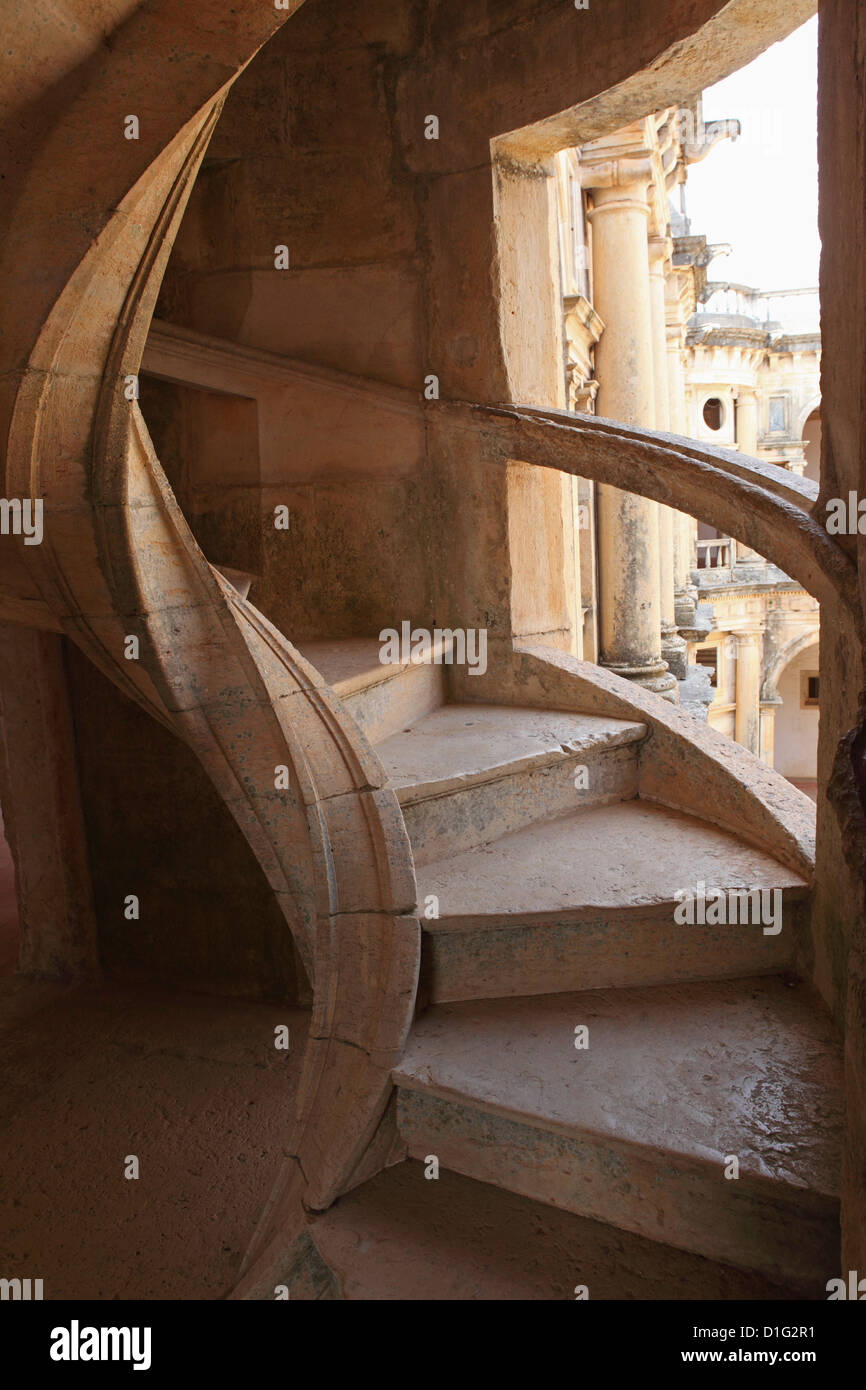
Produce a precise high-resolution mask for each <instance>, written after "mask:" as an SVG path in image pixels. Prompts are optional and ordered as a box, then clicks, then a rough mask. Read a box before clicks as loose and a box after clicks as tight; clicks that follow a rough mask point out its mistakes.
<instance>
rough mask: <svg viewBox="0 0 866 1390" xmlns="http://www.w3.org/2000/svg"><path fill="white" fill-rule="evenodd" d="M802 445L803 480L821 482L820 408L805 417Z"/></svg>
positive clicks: (817, 407)
mask: <svg viewBox="0 0 866 1390" xmlns="http://www.w3.org/2000/svg"><path fill="white" fill-rule="evenodd" d="M803 443H804V445H805V448H804V450H803V454H804V457H805V460H806V467H805V468H804V470H803V477H804V478H811V480H812V482H814V483H820V481H821V408H820V406H816V407H815V409H814V410H813V411H812V413H811V414H810V415H809V416H808V417H807V419H806V423H805V424H804V425H803Z"/></svg>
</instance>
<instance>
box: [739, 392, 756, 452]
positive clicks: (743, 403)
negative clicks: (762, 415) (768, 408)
mask: <svg viewBox="0 0 866 1390" xmlns="http://www.w3.org/2000/svg"><path fill="white" fill-rule="evenodd" d="M737 447H738V448H739V450H740V453H741V454H747V455H748V456H749V458H757V455H758V397H757V396H756V395H755V392H754V391H748V390H745V391H744V390H741V391H740V393H739V395H738V396H737Z"/></svg>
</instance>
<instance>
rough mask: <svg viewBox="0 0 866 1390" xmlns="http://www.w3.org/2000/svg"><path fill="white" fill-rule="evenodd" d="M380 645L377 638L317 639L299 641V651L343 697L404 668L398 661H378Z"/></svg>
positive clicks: (390, 676)
mask: <svg viewBox="0 0 866 1390" xmlns="http://www.w3.org/2000/svg"><path fill="white" fill-rule="evenodd" d="M381 647H382V644H381V642H380V641H379V639H378V637H344V638H338V639H331V638H317V639H315V640H313V641H309V642H302V643H301V644H300V645H299V646H298V651H299V652H300V653H301V656H302V657H304V658H305V660H307V661H309V663H310V665H311V666H315V668H316V670H317V671H318V672H319V674H320V675H321V676H323V677H324V679H325V680H326V681H327V683H328V685H329V686H330V687H331V689H332V690H336V692H337V694H338V695H341V696H343V697H345V696H346V695H351V694H354V692H355V691H357V690H364V689H366V688H367V687H368V686H371V685H378V684H379V682H381V681H384V680H389V679H391V678H392V677H393V676H396V675H397V674H398V673H399V672H400V671H402V670H404V669H406V668H405V667H404V666H403V665H401V664H400V663H399V662H381V661H380V660H379V652H380V650H381Z"/></svg>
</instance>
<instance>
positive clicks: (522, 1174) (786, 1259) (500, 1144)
mask: <svg viewBox="0 0 866 1390" xmlns="http://www.w3.org/2000/svg"><path fill="white" fill-rule="evenodd" d="M722 1123H723V1121H722ZM397 1124H398V1128H399V1130H400V1133H401V1135H402V1137H403V1139H404V1140H405V1141H406V1143H407V1145H408V1148H409V1153H410V1156H411V1157H413V1158H418V1159H422V1160H424V1159H426V1158H427V1157H428V1156H429V1155H436V1157H437V1158H438V1160H439V1163H440V1165H441V1166H442V1167H443V1168H447V1169H450V1170H453V1171H454V1172H458V1173H462V1174H464V1175H465V1176H467V1177H471V1178H475V1179H476V1180H477V1181H480V1182H488V1183H492V1184H493V1185H494V1186H497V1187H502V1188H505V1189H506V1190H508V1191H511V1192H517V1193H520V1194H522V1195H523V1196H526V1197H531V1198H533V1199H534V1200H536V1201H541V1202H546V1203H548V1204H549V1205H551V1206H555V1207H560V1208H562V1209H564V1210H566V1211H571V1212H574V1213H575V1214H577V1215H580V1216H589V1217H592V1218H594V1219H596V1220H599V1221H604V1222H606V1223H608V1224H609V1225H611V1226H614V1227H617V1228H619V1229H621V1230H626V1231H631V1232H633V1233H635V1234H637V1235H642V1236H646V1237H647V1238H648V1239H650V1240H655V1241H658V1242H660V1243H662V1244H666V1245H672V1246H674V1247H676V1248H677V1249H681V1250H689V1251H692V1252H693V1253H695V1254H699V1255H703V1256H706V1257H708V1258H710V1259H714V1260H722V1261H724V1262H726V1263H729V1264H733V1265H737V1266H739V1267H740V1268H743V1269H750V1270H756V1271H759V1272H761V1273H763V1274H766V1275H769V1276H770V1277H772V1278H776V1279H780V1280H784V1281H786V1282H789V1283H791V1284H793V1285H796V1286H797V1287H798V1288H799V1289H801V1290H802V1293H803V1296H804V1297H811V1298H816V1299H817V1298H826V1291H825V1285H826V1282H827V1280H828V1279H829V1278H831V1277H832V1276H833V1275H834V1274H835V1273H836V1272H837V1270H838V1267H839V1260H840V1254H839V1208H838V1203H837V1202H834V1201H833V1200H832V1199H831V1198H824V1197H819V1196H816V1195H814V1194H806V1193H802V1192H799V1191H798V1190H796V1189H792V1188H788V1187H784V1186H783V1185H782V1184H780V1183H775V1184H774V1183H771V1182H769V1181H759V1182H758V1181H755V1180H752V1179H750V1178H749V1177H747V1176H742V1175H741V1177H740V1178H739V1179H738V1180H732V1179H726V1178H725V1177H724V1167H723V1163H722V1161H719V1162H718V1163H717V1164H713V1163H707V1164H699V1163H697V1162H694V1161H692V1160H690V1161H688V1162H685V1161H683V1160H681V1159H680V1158H679V1156H678V1155H675V1154H672V1153H662V1152H657V1151H653V1150H649V1149H646V1148H640V1147H638V1146H637V1145H630V1144H628V1143H625V1142H623V1141H610V1140H607V1139H605V1138H604V1137H602V1136H598V1135H583V1136H579V1137H576V1138H569V1137H566V1136H564V1135H562V1134H560V1133H558V1132H555V1131H550V1130H546V1129H542V1128H537V1127H535V1126H531V1125H527V1124H523V1123H521V1122H519V1121H515V1120H513V1119H510V1118H506V1117H503V1116H501V1115H495V1114H492V1113H488V1112H485V1111H482V1110H479V1109H475V1108H472V1107H468V1106H463V1105H458V1104H455V1103H452V1102H451V1101H447V1100H443V1099H441V1098H440V1097H437V1096H435V1095H431V1094H429V1093H428V1094H425V1093H422V1092H418V1091H407V1090H402V1089H401V1090H400V1091H399V1093H398V1102H397ZM580 1282H581V1280H580V1254H579V1251H576V1252H575V1283H576V1284H577V1283H580ZM589 1294H590V1298H591V1297H592V1290H591V1289H590V1290H589Z"/></svg>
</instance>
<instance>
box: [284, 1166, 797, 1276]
mask: <svg viewBox="0 0 866 1390" xmlns="http://www.w3.org/2000/svg"><path fill="white" fill-rule="evenodd" d="M311 1225H312V1233H313V1239H314V1241H315V1243H316V1246H317V1247H318V1249H319V1250H320V1251H321V1254H322V1256H323V1258H324V1259H325V1261H326V1263H327V1264H328V1265H329V1266H330V1267H331V1269H333V1271H334V1273H335V1275H336V1277H337V1279H338V1281H339V1284H340V1287H341V1290H342V1293H343V1296H344V1298H347V1299H363V1300H390V1301H393V1300H397V1301H400V1302H405V1301H406V1300H413V1301H414V1300H419V1301H420V1300H423V1301H425V1302H427V1301H448V1300H460V1301H473V1302H475V1301H490V1302H493V1301H495V1302H500V1301H502V1300H520V1301H523V1300H527V1299H531V1300H542V1301H549V1300H559V1299H562V1300H567V1301H570V1302H573V1301H574V1297H575V1285H576V1284H578V1283H582V1284H585V1285H586V1286H587V1287H588V1290H589V1296H590V1298H591V1299H592V1300H593V1301H596V1302H597V1301H598V1300H599V1299H641V1300H645V1299H665V1298H667V1299H701V1300H712V1301H715V1300H717V1299H745V1300H751V1299H780V1298H781V1299H789V1298H793V1297H799V1296H800V1294H799V1291H798V1290H796V1289H794V1288H790V1287H786V1286H785V1284H784V1283H780V1282H774V1281H772V1280H771V1279H768V1278H766V1277H765V1276H763V1275H761V1274H757V1273H753V1272H751V1271H747V1270H741V1269H736V1268H734V1267H732V1266H731V1265H727V1264H723V1263H719V1262H717V1261H715V1260H709V1259H706V1258H705V1257H704V1256H702V1255H696V1254H691V1253H690V1252H688V1251H685V1250H675V1249H673V1248H672V1247H671V1246H667V1245H661V1244H658V1243H657V1242H656V1241H654V1240H648V1239H647V1238H646V1237H645V1236H638V1235H633V1234H632V1233H631V1232H629V1231H622V1230H618V1229H616V1228H615V1227H613V1226H609V1225H606V1224H605V1223H604V1222H601V1221H594V1220H592V1219H590V1218H588V1217H584V1216H575V1215H573V1214H572V1213H571V1212H567V1211H561V1210H558V1209H557V1208H556V1207H552V1206H548V1205H546V1204H544V1203H541V1202H536V1201H532V1200H531V1199H530V1198H527V1197H523V1196H520V1195H519V1194H517V1193H514V1192H507V1191H505V1190H503V1189H502V1188H499V1187H494V1186H492V1185H491V1184H490V1183H486V1182H477V1181H474V1180H473V1179H472V1178H467V1177H464V1176H462V1175H461V1174H458V1173H452V1172H449V1171H448V1170H447V1169H443V1170H442V1171H441V1172H440V1174H439V1177H438V1179H437V1180H436V1181H435V1182H433V1181H428V1180H427V1179H426V1178H425V1165H424V1164H423V1163H420V1162H414V1161H412V1160H411V1159H410V1160H408V1161H407V1162H405V1163H400V1164H398V1165H397V1166H396V1167H393V1168H388V1169H386V1170H385V1171H384V1172H381V1173H379V1174H377V1176H376V1177H375V1178H372V1179H371V1180H370V1181H369V1182H366V1183H365V1184H364V1185H363V1186H362V1187H358V1188H355V1189H354V1190H353V1191H352V1192H349V1193H347V1194H346V1195H344V1196H342V1197H341V1198H340V1199H339V1201H337V1202H336V1203H335V1204H334V1205H333V1206H332V1207H329V1209H328V1210H327V1211H326V1212H323V1213H322V1214H321V1215H317V1216H315V1217H313V1218H312V1222H311Z"/></svg>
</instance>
